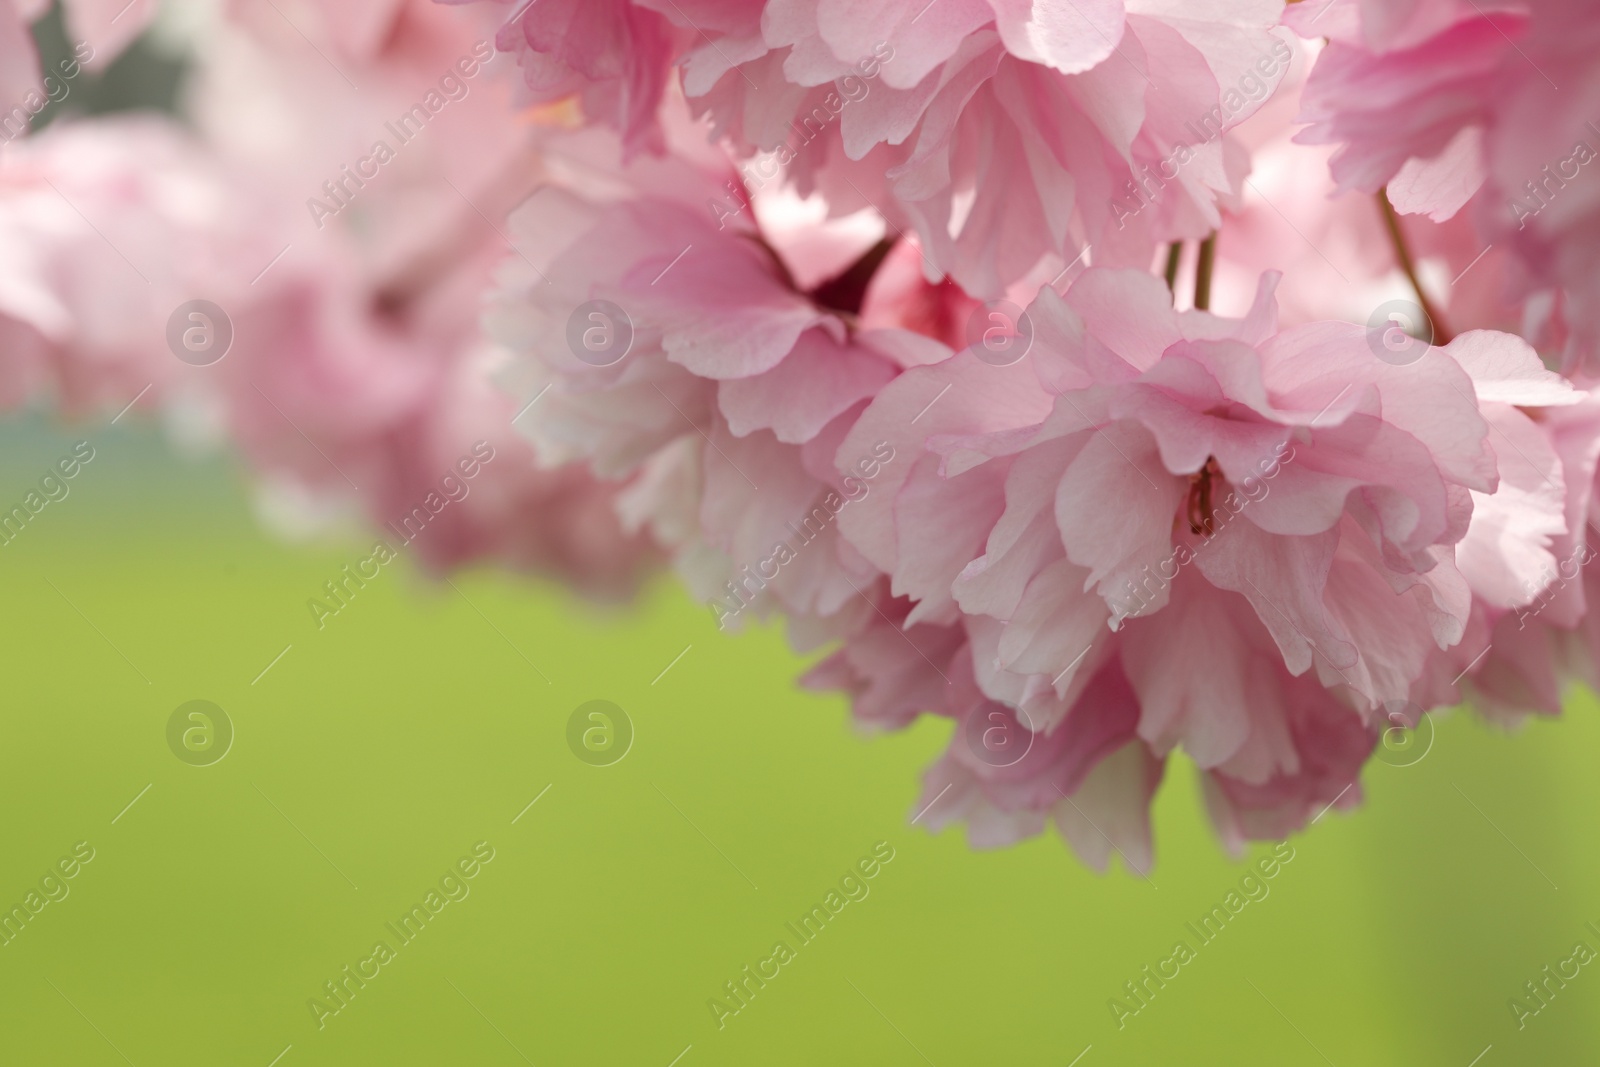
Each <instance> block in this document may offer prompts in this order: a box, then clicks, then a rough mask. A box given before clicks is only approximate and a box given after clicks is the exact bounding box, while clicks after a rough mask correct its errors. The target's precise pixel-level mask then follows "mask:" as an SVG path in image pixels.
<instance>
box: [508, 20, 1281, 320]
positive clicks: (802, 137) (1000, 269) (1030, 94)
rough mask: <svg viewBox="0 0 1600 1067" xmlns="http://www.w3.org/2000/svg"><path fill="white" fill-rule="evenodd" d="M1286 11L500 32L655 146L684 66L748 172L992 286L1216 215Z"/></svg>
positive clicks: (635, 138)
mask: <svg viewBox="0 0 1600 1067" xmlns="http://www.w3.org/2000/svg"><path fill="white" fill-rule="evenodd" d="M1280 10H1281V5H1280V4H1279V3H1277V2H1276V0H1252V2H1249V3H1244V4H1234V5H1231V6H1225V7H1217V8H1209V9H1206V10H1204V11H1201V12H1196V11H1194V10H1193V9H1190V8H1185V7H1182V6H1181V5H1177V4H1172V3H1167V2H1165V0H1161V2H1154V0H1152V2H1144V3H1137V4H1126V3H1124V0H1095V2H1094V3H1091V4H1085V3H1083V2H1082V0H1078V2H1068V0H1059V2H1055V0H1053V2H1050V3H1042V4H1032V5H1029V4H1026V3H1018V2H1016V0H946V2H942V3H940V4H939V5H938V6H937V7H935V6H933V5H928V4H926V3H923V2H922V0H892V2H889V3H885V4H877V5H874V6H873V7H872V8H871V10H870V11H867V12H851V13H848V14H846V13H844V12H843V9H835V7H834V6H832V5H830V4H827V3H822V2H819V0H785V2H772V3H766V4H760V3H756V2H754V0H748V2H743V3H739V2H728V0H682V2H681V3H676V2H675V3H671V4H666V3H655V2H650V3H646V2H643V0H637V2H634V3H625V2H623V0H608V2H607V3H604V4H592V3H583V4H579V3H578V2H577V0H554V2H550V0H545V2H541V3H540V4H538V5H534V6H531V7H528V8H526V9H524V10H523V11H522V12H521V13H520V14H518V15H517V16H516V17H515V18H513V20H512V21H511V22H509V23H508V24H507V25H506V27H505V28H504V29H503V30H502V31H501V36H500V38H499V40H500V42H501V45H502V47H505V48H508V49H514V50H515V51H517V53H518V55H519V62H520V63H521V64H522V65H523V67H524V71H525V73H526V75H527V81H528V85H529V87H530V91H531V92H532V93H533V95H534V96H535V98H536V99H540V100H552V99H556V98H560V97H565V96H570V95H576V96H577V97H578V98H579V99H580V100H581V101H582V102H583V105H584V112H585V115H586V116H587V117H589V118H590V119H591V120H597V121H607V122H610V123H611V124H612V125H614V126H615V127H617V128H618V129H620V130H621V131H622V132H623V133H624V136H625V138H626V142H627V144H628V145H629V147H630V148H633V149H636V148H638V147H639V146H641V145H645V144H653V145H654V146H656V147H659V145H660V140H659V131H658V130H653V129H652V128H651V126H650V121H651V117H652V115H653V114H654V112H655V109H656V106H657V105H658V104H659V103H660V101H661V99H662V96H663V91H664V84H665V80H666V78H667V76H668V74H669V72H670V71H671V70H672V69H673V67H674V64H679V65H681V67H682V71H683V75H682V90H683V92H684V94H685V95H686V96H687V97H688V99H689V101H690V103H691V104H692V105H693V106H694V108H695V109H696V111H697V113H700V114H705V115H709V116H710V118H711V120H712V122H713V124H714V127H715V130H716V132H717V134H718V135H719V136H722V137H724V138H725V139H726V140H727V141H728V142H729V143H731V144H732V145H733V146H734V149H735V153H736V155H737V156H738V157H739V159H740V160H741V162H742V165H743V169H744V172H745V175H746V180H747V182H748V183H749V184H752V185H757V186H759V185H761V184H765V183H766V182H769V181H772V180H773V179H775V178H777V177H778V176H779V175H780V174H782V175H784V176H785V177H786V178H787V179H788V180H790V181H792V182H793V184H794V185H795V186H796V187H797V188H798V189H799V190H800V191H802V192H804V193H809V192H811V191H812V190H814V189H822V190H824V191H825V192H826V193H827V196H828V200H829V203H830V205H831V206H832V207H833V209H834V210H835V211H837V212H848V211H852V210H856V209H858V208H864V207H869V206H870V207H874V208H876V209H877V210H878V211H880V212H881V213H882V214H883V216H884V218H885V219H886V220H887V221H888V223H889V224H890V225H891V226H892V227H893V228H894V229H895V230H897V231H908V232H914V233H915V234H916V235H917V238H918V242H919V244H920V246H921V247H922V248H923V250H924V253H925V255H926V256H927V257H928V270H929V271H930V277H936V276H938V275H939V274H949V275H951V276H953V277H954V278H955V279H956V280H957V281H958V282H960V284H961V285H962V287H963V288H965V289H966V290H967V291H968V292H970V293H973V294H976V295H979V296H999V295H1001V294H1002V293H1003V292H1004V291H1005V290H1006V288H1007V287H1009V286H1010V285H1012V284H1013V283H1015V282H1018V281H1020V280H1022V279H1024V278H1026V277H1028V276H1029V275H1030V274H1031V273H1033V272H1034V271H1036V270H1037V269H1039V268H1040V263H1041V260H1046V261H1048V262H1049V263H1052V264H1053V266H1052V267H1051V268H1050V269H1049V273H1047V274H1045V275H1044V278H1049V277H1051V276H1053V275H1054V274H1056V273H1059V271H1060V269H1061V268H1062V267H1063V266H1066V265H1068V264H1070V263H1075V262H1076V261H1078V260H1079V259H1080V258H1081V257H1083V256H1085V255H1087V254H1088V247H1087V246H1089V245H1093V246H1094V257H1095V260H1096V261H1097V262H1101V263H1111V264H1125V263H1137V264H1138V265H1140V266H1143V265H1144V264H1146V263H1147V262H1148V260H1149V258H1150V256H1151V253H1152V251H1153V248H1154V245H1155V243H1157V242H1162V241H1168V240H1171V239H1173V238H1178V237H1201V236H1204V235H1205V234H1206V233H1208V232H1209V231H1210V230H1212V229H1214V228H1215V227H1216V226H1217V224H1218V221H1219V220H1218V214H1217V205H1218V203H1219V201H1228V200H1231V199H1232V198H1233V197H1234V196H1235V195H1236V194H1237V192H1238V189H1239V184H1240V180H1241V178H1242V176H1243V170H1244V159H1243V158H1242V155H1241V154H1240V153H1239V152H1238V151H1237V150H1236V149H1233V148H1230V147H1229V146H1228V145H1227V144H1226V143H1225V140H1224V138H1223V135H1224V133H1225V132H1226V131H1227V130H1228V129H1231V128H1232V127H1233V126H1234V125H1236V124H1237V123H1238V122H1239V121H1240V120H1242V119H1243V118H1244V117H1246V116H1248V115H1249V114H1250V113H1251V112H1253V111H1254V110H1255V109H1256V107H1258V106H1259V105H1260V103H1261V102H1262V101H1263V100H1265V99H1266V97H1267V95H1268V94H1269V93H1270V92H1271V89H1272V87H1273V86H1274V85H1275V84H1276V82H1277V80H1278V79H1279V78H1280V77H1281V76H1282V74H1283V72H1284V70H1285V69H1286V68H1287V63H1288V60H1289V58H1290V56H1291V49H1290V47H1289V46H1288V44H1287V43H1285V42H1284V41H1283V40H1281V39H1279V38H1276V37H1274V36H1272V35H1271V33H1270V32H1269V31H1271V30H1272V28H1273V27H1274V26H1275V25H1276V23H1277V19H1278V14H1279V12H1280ZM652 138H654V140H652ZM1000 175H1007V176H1014V178H1015V179H1016V180H1004V181H1002V180H999V176H1000ZM1041 280H1043V279H1041ZM1035 284H1038V282H1037V281H1036V282H1035Z"/></svg>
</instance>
